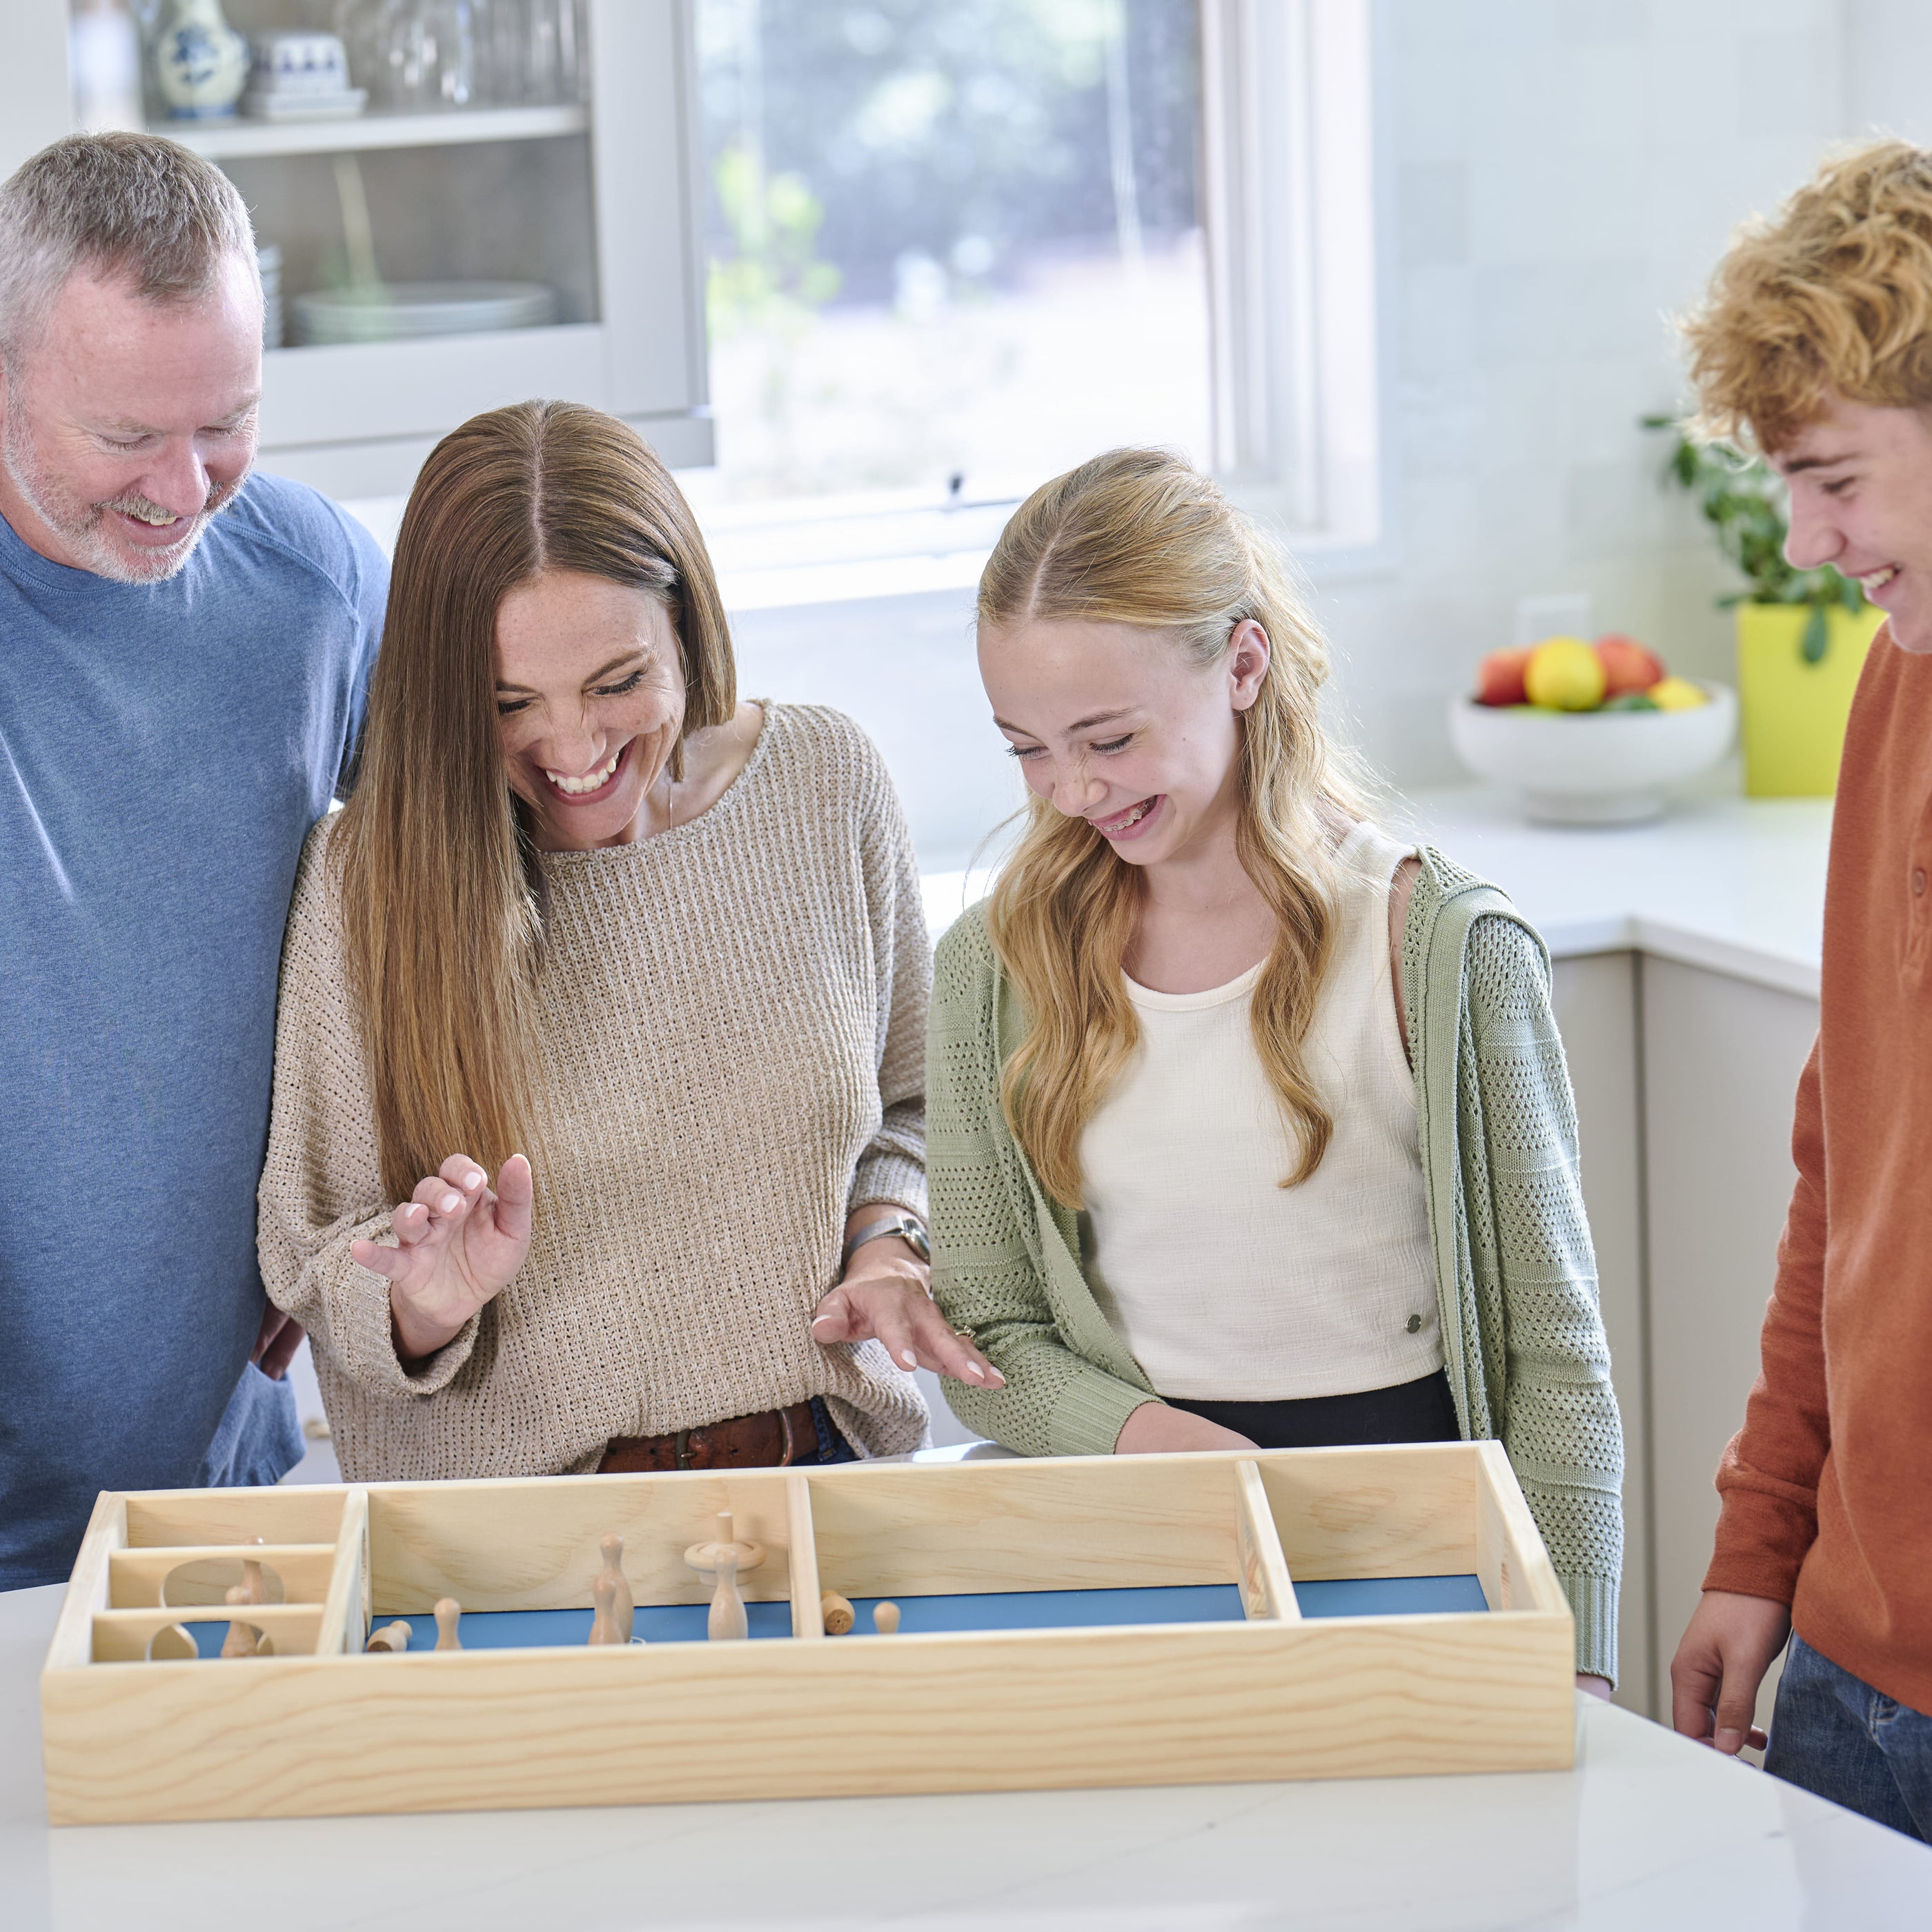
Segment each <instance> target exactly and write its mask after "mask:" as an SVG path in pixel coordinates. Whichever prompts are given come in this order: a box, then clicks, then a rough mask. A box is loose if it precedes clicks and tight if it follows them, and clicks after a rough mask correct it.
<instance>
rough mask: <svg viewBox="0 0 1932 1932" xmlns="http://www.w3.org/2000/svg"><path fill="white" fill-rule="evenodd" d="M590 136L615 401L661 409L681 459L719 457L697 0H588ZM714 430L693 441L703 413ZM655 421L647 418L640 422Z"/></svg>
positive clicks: (628, 411)
mask: <svg viewBox="0 0 1932 1932" xmlns="http://www.w3.org/2000/svg"><path fill="white" fill-rule="evenodd" d="M590 29H591V32H590V45H591V50H592V68H591V87H592V92H591V148H592V155H593V157H594V161H595V175H596V184H597V244H598V281H599V287H600V290H601V302H602V312H603V318H604V329H605V335H604V339H605V341H606V343H607V345H608V353H609V368H608V389H607V395H608V397H609V401H608V404H607V407H609V408H610V409H611V410H614V411H615V412H616V413H617V414H618V415H619V416H628V417H631V418H632V419H637V418H639V417H656V418H661V419H669V420H667V421H666V422H664V432H665V434H668V435H671V436H673V437H674V438H675V439H676V442H675V445H674V446H665V447H664V455H665V457H666V458H667V460H669V461H670V462H673V463H689V462H704V461H708V460H709V434H708V432H709V423H708V422H703V420H702V419H694V416H693V413H694V411H696V410H697V409H698V408H699V407H700V406H701V405H702V404H703V402H704V401H705V398H706V358H705V335H704V269H703V261H704V251H703V235H702V232H701V229H700V220H701V209H702V205H703V204H702V189H703V184H702V182H701V181H700V178H699V169H700V151H699V146H698V141H697V131H696V129H695V127H694V124H693V116H694V113H695V94H694V89H695V86H696V62H695V55H694V49H693V46H692V43H691V31H692V23H691V7H690V5H689V4H688V0H591V13H590ZM694 421H695V422H698V423H700V424H701V427H702V429H703V431H704V432H705V434H703V437H701V439H700V440H701V443H702V447H701V448H700V447H699V446H697V444H695V443H691V435H692V425H693V424H694ZM640 428H643V429H644V431H645V433H646V434H647V435H648V434H650V433H651V426H650V425H649V424H648V423H644V424H640Z"/></svg>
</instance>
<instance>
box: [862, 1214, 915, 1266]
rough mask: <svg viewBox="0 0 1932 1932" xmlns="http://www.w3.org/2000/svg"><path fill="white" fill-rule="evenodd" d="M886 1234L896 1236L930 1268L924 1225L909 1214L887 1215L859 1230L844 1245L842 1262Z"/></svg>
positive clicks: (883, 1237) (881, 1238) (880, 1239)
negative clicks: (869, 1242) (881, 1219)
mask: <svg viewBox="0 0 1932 1932" xmlns="http://www.w3.org/2000/svg"><path fill="white" fill-rule="evenodd" d="M887 1235H898V1238H899V1239H900V1240H901V1241H903V1242H904V1244H906V1246H907V1247H909V1248H910V1249H911V1250H912V1251H913V1253H914V1254H916V1256H918V1257H919V1259H920V1260H921V1261H922V1262H925V1263H926V1265H928V1266H929V1267H930V1266H931V1265H932V1243H931V1242H930V1241H928V1240H927V1239H926V1227H925V1224H924V1223H922V1222H921V1221H919V1220H916V1218H915V1217H913V1216H912V1215H910V1214H889V1215H887V1216H886V1218H885V1219H884V1220H883V1221H873V1222H870V1223H868V1224H867V1225H866V1226H864V1227H862V1228H861V1229H859V1232H857V1233H856V1235H853V1237H852V1238H851V1239H850V1241H847V1243H846V1244H845V1254H844V1262H850V1260H851V1259H852V1257H853V1256H854V1255H855V1254H856V1253H858V1252H859V1250H860V1249H861V1248H862V1247H864V1246H865V1244H866V1243H867V1242H868V1241H883V1240H884V1239H885V1238H886V1236H887ZM844 1262H841V1264H840V1265H841V1267H842V1266H843V1265H844Z"/></svg>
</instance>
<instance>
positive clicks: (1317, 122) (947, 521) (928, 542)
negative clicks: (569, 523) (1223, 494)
mask: <svg viewBox="0 0 1932 1932" xmlns="http://www.w3.org/2000/svg"><path fill="white" fill-rule="evenodd" d="M676 4H677V5H678V7H679V11H680V13H682V16H683V21H682V26H683V28H684V31H683V34H682V39H683V41H684V44H685V46H687V47H694V46H695V43H696V32H695V24H696V23H695V17H694V13H695V6H696V0H676ZM1199 6H1200V10H1201V23H1202V190H1203V192H1202V200H1203V204H1204V205H1203V209H1202V214H1203V220H1204V224H1205V228H1206V231H1207V232H1206V241H1207V257H1208V299H1209V314H1210V368H1209V380H1210V384H1211V425H1212V434H1213V440H1214V449H1213V453H1212V461H1213V465H1214V469H1215V472H1216V473H1217V475H1219V476H1220V478H1221V479H1222V481H1223V483H1224V484H1225V485H1226V487H1227V488H1228V489H1229V493H1230V494H1231V495H1232V496H1233V497H1234V498H1235V500H1236V501H1237V502H1239V503H1240V504H1241V505H1242V506H1243V507H1244V508H1246V509H1247V510H1248V511H1250V513H1252V514H1254V515H1256V517H1259V519H1261V520H1262V521H1264V522H1265V523H1268V525H1270V526H1273V527H1274V528H1275V529H1277V530H1278V531H1279V532H1280V533H1281V534H1282V535H1283V536H1285V537H1286V538H1287V539H1288V540H1289V541H1291V542H1292V544H1293V545H1294V546H1295V550H1296V553H1297V554H1298V556H1299V557H1300V558H1301V559H1302V560H1303V561H1304V562H1307V563H1309V564H1310V565H1315V566H1316V567H1317V568H1319V570H1320V571H1321V574H1322V575H1323V576H1324V577H1333V576H1337V575H1350V574H1356V573H1357V572H1358V571H1376V570H1379V568H1382V565H1384V563H1385V561H1386V550H1387V546H1386V542H1385V538H1386V534H1387V532H1386V524H1387V517H1386V515H1385V505H1384V502H1383V488H1382V479H1383V478H1384V476H1385V475H1386V474H1387V473H1388V464H1387V463H1386V461H1385V451H1384V432H1383V420H1384V414H1385V413H1384V411H1383V410H1382V398H1381V371H1382V368H1383V367H1384V366H1385V364H1386V361H1387V356H1386V353H1385V351H1386V344H1385V342H1384V340H1383V336H1384V328H1383V325H1382V317H1381V314H1380V310H1379V305H1378V303H1377V302H1376V288H1377V286H1378V284H1379V281H1382V279H1383V278H1384V276H1385V270H1386V264H1385V262H1384V261H1383V260H1382V256H1383V254H1384V252H1385V246H1384V245H1385V238H1386V236H1388V233H1389V225H1388V222H1387V220H1385V218H1383V217H1384V210H1383V208H1382V205H1381V204H1382V199H1383V195H1382V183H1383V182H1384V181H1385V178H1386V170H1385V169H1383V168H1382V167H1380V166H1378V165H1377V158H1378V157H1377V154H1376V145H1377V144H1376V129H1377V127H1379V125H1380V124H1381V123H1382V116H1381V115H1379V114H1378V113H1376V111H1375V110H1376V101H1375V100H1374V98H1373V94H1374V77H1375V76H1376V74H1378V73H1379V72H1381V71H1383V64H1382V62H1380V61H1379V60H1378V59H1377V58H1376V57H1375V54H1376V50H1375V48H1374V46H1373V41H1374V40H1375V38H1376V31H1377V21H1376V15H1377V14H1378V13H1379V11H1380V10H1379V9H1377V8H1376V7H1374V6H1373V0H1199ZM685 86H686V87H687V89H689V90H691V92H689V93H688V95H687V100H686V111H685V115H684V117H683V118H684V121H685V129H686V130H687V139H688V142H689V144H690V163H689V170H690V178H691V181H692V182H693V184H694V187H695V189H696V191H697V193H698V194H699V195H700V196H701V194H702V193H703V182H704V181H705V180H706V178H707V175H706V166H705V157H704V152H703V127H702V121H701V116H700V113H699V111H698V107H697V99H696V94H695V89H696V87H697V71H696V62H695V60H694V59H692V60H691V61H690V62H688V65H687V67H686V70H685ZM1284 110H1286V111H1284ZM699 232H700V233H701V232H702V229H701V227H700V229H699ZM698 252H699V254H700V256H701V255H702V250H701V248H700V251H698ZM694 272H696V273H697V275H699V276H700V278H702V276H703V273H704V266H703V262H702V260H700V262H699V263H697V266H696V268H695V271H694ZM703 301H704V296H703V284H702V281H701V279H700V283H699V285H698V287H697V289H696V290H695V291H694V294H693V305H694V308H695V311H696V312H697V314H698V315H699V316H700V317H702V315H703ZM701 341H702V338H701V337H700V343H701ZM697 362H698V363H699V365H700V367H699V368H698V370H697V371H696V372H695V373H696V376H697V393H698V395H699V396H700V398H701V399H702V401H703V404H704V405H705V407H706V409H707V411H708V407H709V368H708V362H707V358H706V356H704V355H703V354H702V353H700V355H699V356H697ZM697 494H699V495H700V498H701V496H702V487H701V485H700V486H698V489H697ZM1018 502H1019V499H1018V498H1017V497H1015V498H1012V499H1001V500H1000V501H998V502H992V501H985V502H980V501H974V502H966V503H962V504H949V503H946V502H942V501H941V500H940V499H937V498H935V499H929V500H926V501H923V502H917V503H910V504H904V505H899V504H889V503H884V502H880V503H877V504H874V505H867V506H865V507H842V508H838V509H832V510H827V509H825V508H821V507H817V506H814V505H813V503H812V502H811V499H808V498H807V499H796V500H795V501H793V502H774V503H772V504H771V505H762V504H761V505H745V506H743V507H742V508H738V507H735V506H734V507H733V508H731V509H730V510H728V511H727V510H724V509H721V508H718V509H709V508H707V510H706V515H705V521H706V532H707V535H708V536H709V538H710V541H711V544H712V550H713V553H714V556H715V561H716V562H717V565H718V570H719V574H720V576H721V577H722V578H723V579H724V580H725V581H726V583H727V588H728V589H730V592H732V595H731V597H730V601H732V602H733V604H734V605H736V606H737V607H771V606H774V605H778V604H790V603H815V602H821V601H834V600H843V599H845V598H851V597H856V596H865V595H900V594H904V592H906V591H907V590H910V589H955V588H959V587H963V586H968V585H970V584H971V583H972V582H973V581H974V580H975V579H976V578H977V574H978V571H979V568H980V564H981V563H982V562H983V560H984V559H985V557H986V554H987V553H988V551H989V550H990V549H991V547H992V543H993V541H995V538H997V535H998V529H999V527H1000V526H1001V524H1003V523H1004V521H1005V519H1006V517H1007V515H1009V514H1010V513H1011V511H1012V510H1013V508H1016V506H1017V505H1018Z"/></svg>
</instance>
